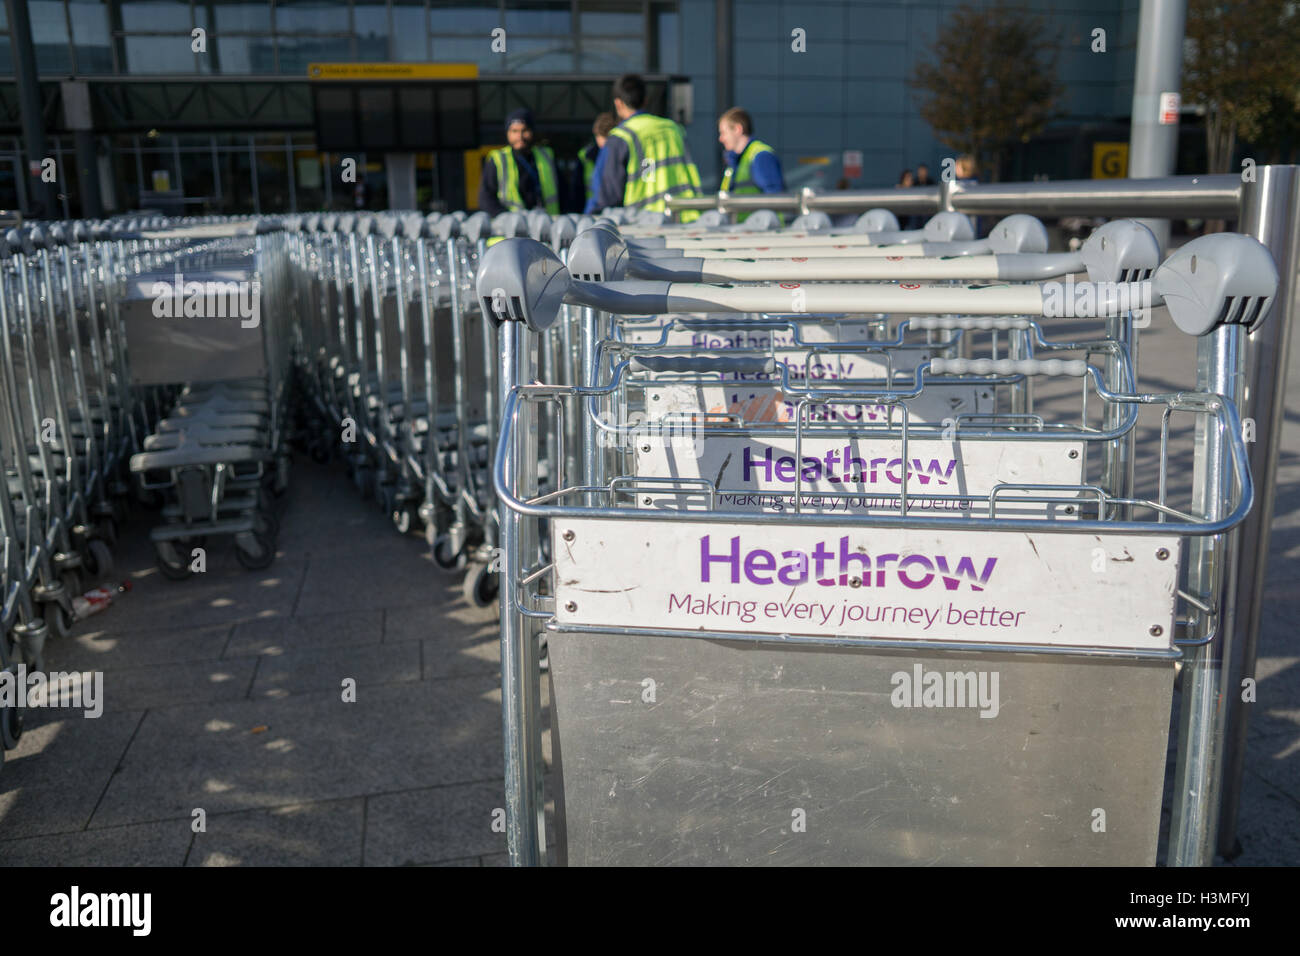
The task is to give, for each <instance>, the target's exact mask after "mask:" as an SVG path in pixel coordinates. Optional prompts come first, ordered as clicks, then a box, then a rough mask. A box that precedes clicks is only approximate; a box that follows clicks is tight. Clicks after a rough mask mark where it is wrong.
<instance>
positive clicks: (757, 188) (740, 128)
mask: <svg viewBox="0 0 1300 956" xmlns="http://www.w3.org/2000/svg"><path fill="white" fill-rule="evenodd" d="M718 142H719V143H721V144H722V148H723V149H724V150H726V152H725V153H724V154H723V157H724V158H725V159H726V161H727V169H726V171H725V172H724V173H723V174H722V184H721V186H719V189H721V190H722V191H723V192H726V193H728V194H730V195H732V196H745V195H754V194H756V193H783V192H785V177H784V176H782V175H781V160H780V159H778V158H777V155H776V150H774V149H773V148H772V147H771V146H768V145H767V143H764V142H762V141H760V140H757V139H754V121H753V120H752V119H751V118H750V115H749V114H748V113H747V112H745V111H744V110H742V109H741V108H740V107H738V106H733V107H732V108H731V109H729V110H727V112H725V113H723V114H722V115H721V116H720V117H718ZM748 216H749V213H738V214H737V215H736V221H737V222H744V221H745V219H746V218H747V217H748Z"/></svg>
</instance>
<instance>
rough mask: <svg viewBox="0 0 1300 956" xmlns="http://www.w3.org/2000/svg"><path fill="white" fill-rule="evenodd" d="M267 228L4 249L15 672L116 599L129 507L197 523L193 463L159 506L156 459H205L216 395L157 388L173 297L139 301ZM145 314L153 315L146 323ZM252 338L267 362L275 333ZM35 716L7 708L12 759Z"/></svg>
mask: <svg viewBox="0 0 1300 956" xmlns="http://www.w3.org/2000/svg"><path fill="white" fill-rule="evenodd" d="M256 228H257V227H256V225H255V224H249V223H238V222H234V221H228V220H216V219H209V220H198V219H188V220H184V221H180V220H162V219H159V218H138V219H132V220H114V221H111V222H103V221H93V222H92V221H71V222H39V223H34V224H29V225H26V226H22V227H18V228H14V229H11V230H9V231H8V232H7V233H6V234H5V235H4V237H3V239H0V462H3V467H4V472H5V477H6V489H5V492H6V493H5V494H3V495H0V531H3V534H4V541H5V549H4V559H3V564H2V566H0V572H2V575H3V588H4V610H3V615H4V617H3V632H4V637H3V640H0V668H3V669H5V670H6V671H10V672H16V671H17V669H18V668H19V667H25V668H27V669H28V671H44V669H45V648H46V643H47V641H48V640H50V639H57V638H61V637H65V636H66V635H68V634H69V633H70V632H71V630H72V628H73V627H74V625H75V622H76V615H77V607H78V605H77V601H78V599H79V598H81V596H82V593H83V590H84V589H86V588H88V587H92V586H94V585H96V584H103V585H105V586H107V587H109V588H110V589H113V588H114V587H115V585H116V579H115V576H114V575H115V568H114V555H113V551H114V547H115V545H116V543H117V537H118V528H119V526H120V524H121V522H122V521H123V520H124V519H125V518H126V516H127V514H128V504H129V503H131V502H134V503H137V504H147V505H152V506H161V508H162V514H163V517H164V524H166V525H172V524H175V523H177V522H178V521H179V522H183V521H184V520H185V519H184V517H183V516H182V515H180V514H178V512H177V510H176V493H177V491H178V481H177V479H178V478H179V479H183V480H182V481H181V482H180V483H181V484H183V483H184V481H188V476H189V474H190V471H189V468H190V466H191V465H192V464H193V462H185V461H181V460H179V459H178V460H176V461H174V462H173V465H174V466H175V467H168V468H162V469H161V470H159V471H156V472H155V474H156V475H158V474H161V475H162V476H163V477H162V478H159V479H157V480H156V484H155V486H154V488H153V490H150V488H149V487H148V486H147V485H146V484H144V483H142V481H141V480H140V473H141V472H142V471H143V469H142V467H141V465H142V461H141V459H142V457H143V459H144V461H145V462H151V460H152V459H156V458H157V456H158V455H164V456H166V455H168V454H170V455H172V457H173V458H174V459H175V458H176V457H177V455H178V454H179V455H180V457H181V458H184V457H185V454H184V453H188V452H189V451H193V450H194V448H195V447H196V446H198V445H202V444H204V440H203V439H201V434H202V433H201V432H200V431H199V430H197V429H196V428H195V426H197V425H199V424H201V425H202V428H203V429H215V428H216V427H217V426H218V425H219V424H220V423H219V422H218V421H217V420H216V419H215V418H199V417H191V416H197V415H198V408H199V407H200V405H201V404H202V403H201V401H200V396H201V395H206V396H207V399H205V400H211V399H213V398H215V396H216V393H215V392H210V391H207V390H208V389H210V388H212V386H211V385H205V384H203V383H195V384H193V385H191V386H190V387H183V384H184V383H185V382H186V381H188V379H187V378H186V375H185V370H184V369H173V371H175V372H176V374H175V375H172V376H170V377H163V378H159V377H158V374H159V373H160V372H161V371H163V369H164V367H165V366H166V365H167V364H168V362H167V357H166V356H163V357H161V359H160V357H159V356H156V355H152V354H151V347H152V346H153V344H154V342H155V341H156V340H157V338H158V335H157V333H158V331H159V326H160V322H159V319H158V318H157V315H156V314H153V313H152V305H153V303H154V302H156V301H158V299H159V296H158V294H157V293H156V292H155V291H154V290H153V289H152V288H150V289H149V291H148V292H146V293H143V294H142V293H140V285H141V283H142V282H143V281H144V280H145V279H146V278H148V277H149V276H151V275H155V276H159V277H160V276H161V275H162V274H163V273H165V274H166V275H167V277H168V278H169V279H170V278H172V277H173V276H174V275H175V273H176V272H178V271H180V269H181V268H182V267H183V266H184V267H188V266H189V265H190V264H192V263H194V262H196V261H198V260H199V259H202V258H204V257H206V258H209V259H210V258H211V257H213V256H214V255H219V254H222V253H223V251H224V252H225V254H227V255H228V254H229V247H230V246H231V244H232V242H234V241H235V240H233V239H231V238H230V237H231V236H233V235H234V234H236V233H238V232H246V233H248V236H249V238H248V240H247V244H260V243H261V242H262V239H261V237H258V238H257V239H254V238H253V234H254V232H255V230H256ZM244 252H245V253H246V254H247V252H248V250H247V249H245V250H244ZM191 278H193V276H191ZM135 300H139V305H140V306H141V308H135V309H134V310H133V302H134V301H135ZM270 311H274V310H270ZM281 311H283V310H281ZM141 312H144V313H147V314H148V315H147V320H146V319H145V316H144V315H141V314H139V313H141ZM142 320H144V321H142ZM195 320H196V321H198V322H204V321H206V319H204V318H203V317H198V316H196V317H195ZM272 324H273V325H274V324H275V323H274V322H272ZM164 331H165V332H166V333H169V334H172V335H175V334H176V333H177V330H176V329H168V330H164ZM252 334H253V336H254V337H256V341H257V342H258V345H257V346H256V348H257V349H258V350H260V349H261V347H262V345H261V338H260V336H261V334H262V332H261V331H257V330H255V331H254V332H253V333H252ZM182 335H183V333H182ZM164 337H165V336H164ZM182 351H184V350H183V349H182ZM200 351H201V350H200ZM207 361H209V362H211V361H213V359H212V357H211V356H208V357H207ZM218 364H219V358H218ZM218 444H222V445H227V446H228V442H227V441H226V440H225V439H223V440H222V442H220V443H218ZM225 460H226V459H225V458H224V457H222V458H220V461H213V462H212V463H211V464H210V465H208V466H207V467H208V470H209V471H220V470H221V469H222V467H223V464H222V463H223V462H224V461H225ZM152 463H154V464H156V463H157V462H156V461H153V462H152ZM133 472H134V473H136V474H134V475H133ZM220 497H221V496H220V493H218V495H217V496H216V498H215V499H212V500H216V501H219V499H220ZM215 507H217V505H215V504H214V505H213V508H215ZM223 507H225V505H223ZM160 557H161V555H160ZM161 563H162V562H161V560H160V564H161ZM164 569H165V568H164ZM22 713H23V712H22V708H21V707H20V706H3V707H0V728H3V733H2V734H0V742H2V743H3V748H2V749H0V754H2V751H3V750H8V749H11V748H12V747H13V746H15V745H16V744H17V742H18V738H19V737H20V736H21V733H22Z"/></svg>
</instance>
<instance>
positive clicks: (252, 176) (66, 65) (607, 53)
mask: <svg viewBox="0 0 1300 956" xmlns="http://www.w3.org/2000/svg"><path fill="white" fill-rule="evenodd" d="M678 7H679V2H678V0H480V2H475V0H28V8H29V10H30V13H31V21H32V39H33V43H34V47H35V54H36V66H37V70H38V72H39V73H40V75H41V79H42V82H43V83H50V82H53V81H56V80H63V79H68V78H75V77H84V78H86V79H87V80H88V81H90V82H91V83H92V84H95V83H97V82H98V83H104V82H106V81H109V80H110V79H112V78H116V77H125V78H127V82H126V83H124V84H122V86H120V87H119V88H117V89H116V90H115V91H114V93H113V99H111V100H109V101H105V102H112V103H113V104H114V105H113V106H112V107H110V108H112V109H123V110H124V111H126V113H127V114H128V115H130V116H131V117H132V118H133V119H134V120H135V121H136V122H135V123H134V124H133V126H132V129H133V130H140V132H130V133H124V132H120V131H115V130H112V129H111V128H110V129H100V130H99V131H98V132H99V134H100V135H98V136H97V137H96V147H97V152H98V162H99V167H100V168H99V180H100V185H101V192H102V193H103V200H104V205H105V208H106V211H109V212H112V211H124V210H131V209H138V208H141V207H142V205H146V206H147V205H149V204H150V203H152V202H154V201H155V200H154V199H152V198H151V196H150V195H146V194H150V193H152V192H153V191H154V190H155V188H159V189H167V190H170V191H179V192H180V193H181V194H182V195H183V197H184V199H183V209H184V211H185V212H187V213H194V214H201V213H227V214H238V213H273V212H292V211H298V210H311V209H321V208H334V209H355V208H368V209H380V208H385V206H386V204H387V201H388V195H387V194H388V190H387V183H386V170H385V165H384V157H383V156H382V155H381V154H380V153H372V154H371V155H369V156H367V155H365V154H360V155H356V154H350V155H351V157H352V158H354V159H356V160H357V161H358V168H359V169H360V170H361V171H363V173H364V177H363V181H362V183H360V184H358V185H352V184H348V185H344V184H343V181H342V177H341V175H340V173H341V166H340V162H341V160H342V158H343V157H342V156H341V155H340V154H331V153H328V152H323V151H320V150H318V149H317V147H316V144H315V141H314V134H313V133H312V132H304V131H300V129H299V128H296V127H295V125H294V121H287V122H286V125H285V127H282V128H281V130H282V131H279V132H276V131H275V130H276V128H277V126H278V122H279V121H272V122H271V123H270V124H267V123H266V122H265V119H264V118H265V116H266V113H267V110H268V109H269V107H267V105H266V104H267V103H268V102H270V103H271V104H272V106H274V104H275V102H276V101H275V99H274V98H272V99H271V100H269V101H268V100H267V98H266V94H267V93H268V91H270V90H272V89H273V88H278V87H279V86H280V85H281V84H279V83H278V82H276V83H272V82H268V80H267V79H263V78H270V77H279V78H282V79H284V80H288V79H290V78H292V79H295V80H305V78H306V76H307V66H308V64H309V63H312V62H445V63H474V64H476V65H477V66H478V68H479V71H480V73H481V74H483V75H485V76H494V77H501V78H505V77H510V76H516V77H518V82H519V83H520V84H521V85H520V87H519V90H518V91H517V92H516V93H515V94H514V95H515V96H516V97H519V96H523V97H538V96H539V94H538V93H537V88H536V87H532V86H531V85H530V84H531V82H532V81H533V80H534V79H535V78H537V77H540V76H543V75H549V76H568V75H581V74H618V73H623V72H626V71H629V70H637V71H655V72H668V71H674V70H677V69H679V68H680V64H679V62H678V61H679V54H678V49H679V45H680V44H681V43H682V39H683V38H682V37H680V36H679V32H680V30H681V23H680V17H679V11H678ZM502 29H503V30H504V31H505V35H504V37H501V36H500V35H496V36H494V31H498V30H502ZM196 30H202V31H204V32H203V34H202V35H201V36H197V35H196V34H195V31H196ZM494 41H495V42H494ZM502 42H504V49H501V48H500V47H501V45H502ZM494 46H495V47H496V48H495V49H494ZM196 48H197V49H196ZM5 74H8V78H6V76H5ZM12 75H13V56H12V49H11V43H10V37H9V26H8V23H7V21H6V17H5V8H4V5H3V4H0V85H3V84H6V83H7V84H9V85H10V88H11V89H12V88H13V79H12ZM187 77H188V78H192V79H195V80H197V79H201V78H203V77H223V78H224V79H223V81H222V85H221V86H217V85H214V86H213V87H212V89H213V90H220V95H215V94H214V96H213V98H212V99H211V100H210V101H208V100H203V102H205V103H207V104H208V105H207V106H206V107H204V108H205V109H208V110H210V113H208V114H205V115H208V116H210V118H211V125H212V127H213V130H214V131H213V132H211V133H209V132H208V131H207V130H206V129H203V127H202V125H200V126H199V127H198V130H199V131H198V132H196V133H195V134H185V133H180V132H174V128H173V129H168V128H167V126H168V123H167V118H168V117H169V116H171V115H172V113H171V112H169V111H170V110H171V108H172V107H174V106H175V103H174V102H172V101H171V100H170V99H169V94H168V93H167V90H168V89H170V87H169V86H168V85H167V84H166V83H165V82H164V83H163V84H159V83H148V82H140V83H134V82H130V80H131V79H139V80H141V81H147V80H151V79H154V78H166V79H170V78H176V79H178V80H180V79H183V78H187ZM240 78H247V79H246V81H245V82H240ZM512 82H514V81H512ZM548 82H549V81H548ZM177 89H178V90H179V91H180V92H178V93H177V97H176V98H177V101H180V100H183V99H184V97H185V96H186V95H187V94H186V93H185V92H184V90H185V87H184V86H178V87H177ZM241 94H242V95H241ZM294 95H295V96H298V97H301V95H302V94H301V93H298V94H294ZM503 96H504V93H503V91H502V90H501V89H500V88H497V89H496V90H495V91H493V92H492V93H487V92H485V93H482V94H481V98H480V104H481V106H480V108H481V110H484V111H485V112H484V113H483V114H482V115H483V116H484V117H489V116H490V117H493V124H492V125H493V128H495V125H494V124H495V116H496V113H497V111H500V110H504V109H505V108H506V103H505V101H504V98H503ZM489 100H491V103H490V104H489V103H488V101H489ZM579 101H581V105H580V106H575V105H573V104H569V105H567V106H565V105H562V106H560V107H558V108H559V109H561V110H564V109H575V108H576V109H580V110H585V109H587V108H588V106H587V100H584V99H582V97H576V99H575V101H574V102H575V103H577V102H579ZM15 102H16V100H15ZM511 102H512V103H513V102H514V101H513V100H512V101H511ZM253 104H259V105H258V106H257V107H256V108H257V109H259V110H261V111H262V112H261V114H260V116H261V117H262V119H263V121H262V122H261V124H260V125H259V126H257V127H251V128H248V127H246V128H245V129H244V130H243V131H241V132H229V130H231V129H232V125H234V126H237V125H238V120H239V117H241V116H242V115H243V114H242V113H240V112H239V111H240V110H241V109H247V110H251V109H253V108H254V106H253ZM556 108H557V107H556V105H555V104H554V103H553V104H552V105H551V109H552V110H555V109H556ZM302 109H303V106H302V104H300V103H298V104H296V105H293V106H292V107H291V108H289V107H286V108H285V110H284V112H286V113H287V114H293V115H301V111H302ZM295 111H296V112H295ZM543 112H544V110H543ZM155 114H156V116H157V119H156V120H155V119H154V118H153V117H154V115H155ZM105 115H106V114H105ZM105 115H101V116H100V117H99V118H100V121H101V122H104V121H105ZM370 115H372V116H374V117H376V118H382V117H379V116H378V114H377V113H373V114H370ZM145 117H148V119H146V120H145V121H144V122H143V123H142V122H140V121H141V120H142V119H143V118H145ZM543 119H544V120H545V117H543ZM552 119H554V118H552ZM187 121H188V122H190V123H193V119H192V117H190V118H189V119H188V120H187ZM588 122H589V120H587V119H585V118H584V119H583V121H582V123H580V124H577V125H578V126H581V129H564V128H561V127H560V126H557V125H556V123H555V122H552V124H551V128H550V130H549V133H550V134H551V137H552V142H553V143H558V144H559V145H560V146H561V147H562V152H571V150H572V149H576V146H573V144H572V143H570V142H569V140H573V141H574V142H577V141H578V140H582V141H584V142H585V140H586V136H587V132H586V130H587V126H586V124H587V123H588ZM150 125H157V126H158V127H159V129H158V130H155V131H150V132H147V133H146V132H144V130H148V129H149V126H150ZM268 125H269V131H268ZM570 125H574V124H572V123H571V124H570ZM15 126H16V124H14V125H13V126H10V127H9V128H8V129H7V130H6V133H8V135H5V136H3V137H0V208H13V207H22V206H24V205H25V203H24V198H25V197H24V193H25V185H24V182H23V176H22V170H23V169H24V168H25V163H26V159H27V157H26V156H25V154H24V148H23V143H22V140H21V137H20V136H18V135H14V134H15V133H16V129H15ZM189 128H194V127H193V126H190V127H189ZM216 130H221V131H219V132H218V131H216ZM47 148H48V152H49V153H50V154H51V155H53V156H55V158H56V159H57V160H58V162H59V166H60V168H69V167H71V166H73V165H74V164H73V161H72V160H73V156H74V153H75V151H74V146H73V141H72V138H71V136H69V135H67V134H60V133H59V132H53V131H47ZM415 168H416V192H417V198H418V201H419V203H420V206H421V208H426V209H427V208H431V207H434V206H437V205H439V204H443V205H447V204H463V203H464V202H465V196H464V192H465V189H466V182H465V172H464V159H463V155H462V154H461V153H460V152H459V151H446V152H444V153H438V154H435V153H421V154H417V155H416V162H415ZM155 184H163V185H158V186H157V187H156V186H155ZM79 188H80V184H79V183H78V182H76V181H75V180H74V181H64V182H62V183H61V184H60V191H59V193H58V196H59V200H58V201H59V203H60V204H61V206H62V211H63V212H64V214H65V215H78V214H79V212H80V206H81V204H80V198H79ZM166 211H168V212H174V211H180V210H172V209H168V210H166Z"/></svg>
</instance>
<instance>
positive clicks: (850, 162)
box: [844, 149, 862, 179]
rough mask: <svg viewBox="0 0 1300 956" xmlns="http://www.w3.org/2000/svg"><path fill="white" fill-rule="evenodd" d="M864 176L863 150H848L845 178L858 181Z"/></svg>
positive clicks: (845, 161) (845, 152) (845, 160)
mask: <svg viewBox="0 0 1300 956" xmlns="http://www.w3.org/2000/svg"><path fill="white" fill-rule="evenodd" d="M861 175H862V150H860V149H846V150H845V151H844V178H845V179H857V178H858V177H859V176H861Z"/></svg>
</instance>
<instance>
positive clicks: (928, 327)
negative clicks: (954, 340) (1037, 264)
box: [907, 315, 1033, 332]
mask: <svg viewBox="0 0 1300 956" xmlns="http://www.w3.org/2000/svg"><path fill="white" fill-rule="evenodd" d="M907 323H908V328H910V329H923V330H925V331H936V330H942V331H954V330H957V329H960V330H962V331H967V332H969V331H972V330H979V331H982V332H987V331H990V330H996V331H999V332H1007V331H1011V330H1024V329H1029V328H1032V327H1033V323H1032V322H1030V321H1029V320H1028V319H1026V318H1025V317H1024V316H1020V315H962V316H951V315H917V316H913V317H912V318H910V319H908V320H907Z"/></svg>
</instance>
